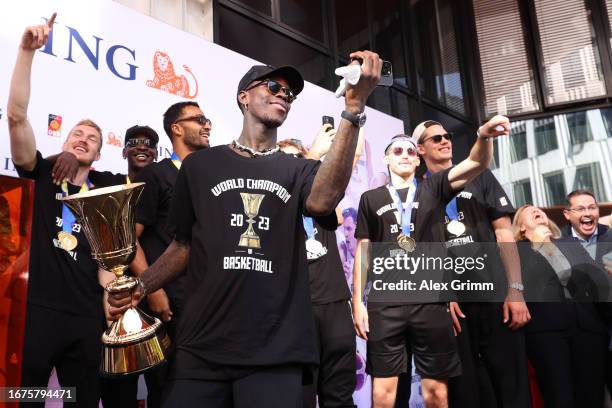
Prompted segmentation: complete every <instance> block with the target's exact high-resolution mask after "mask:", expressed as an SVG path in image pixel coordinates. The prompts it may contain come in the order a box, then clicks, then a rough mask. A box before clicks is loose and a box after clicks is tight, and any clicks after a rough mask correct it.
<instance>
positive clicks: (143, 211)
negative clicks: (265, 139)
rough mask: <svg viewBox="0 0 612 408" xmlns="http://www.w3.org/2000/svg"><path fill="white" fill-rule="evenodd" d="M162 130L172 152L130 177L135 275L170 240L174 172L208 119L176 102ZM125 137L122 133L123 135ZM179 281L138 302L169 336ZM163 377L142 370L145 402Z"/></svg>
mask: <svg viewBox="0 0 612 408" xmlns="http://www.w3.org/2000/svg"><path fill="white" fill-rule="evenodd" d="M132 129H133V128H132ZM164 130H165V131H166V134H167V135H168V137H169V138H170V141H171V143H172V150H173V153H172V156H171V157H170V158H167V159H164V160H161V161H160V162H158V163H154V164H153V165H151V166H148V167H146V168H144V169H143V170H142V171H140V172H139V173H138V175H137V176H136V177H135V179H133V181H135V182H145V183H146V185H145V188H144V190H143V191H142V196H141V197H140V201H139V202H138V207H137V208H136V236H137V237H138V242H139V244H140V248H142V251H138V252H137V255H136V258H135V259H134V261H133V262H132V263H131V264H130V270H131V271H132V273H134V274H135V275H136V276H138V275H140V274H142V273H143V272H144V271H145V270H146V269H147V268H148V266H149V265H151V264H153V262H155V261H156V260H157V258H159V257H160V255H161V254H162V253H163V252H164V251H165V250H166V248H167V247H168V245H170V243H171V242H172V236H173V234H172V229H171V227H170V226H171V225H172V220H171V219H169V217H170V215H169V211H170V202H171V201H172V195H173V189H174V184H175V183H176V177H177V175H178V172H179V169H180V167H181V164H182V162H183V160H185V158H186V157H187V156H189V155H190V154H191V153H193V152H196V151H198V150H201V149H206V148H208V147H209V145H210V144H209V139H210V132H211V130H212V122H211V121H210V119H208V118H207V117H206V116H204V113H203V112H202V110H201V109H200V106H199V105H198V104H197V103H196V102H178V103H175V104H174V105H172V106H170V107H169V108H168V110H167V111H166V113H164ZM128 133H130V131H129V130H128ZM132 133H133V134H136V133H135V132H132ZM127 136H128V134H126V139H127ZM141 141H143V142H144V141H145V140H142V139H141ZM139 146H142V145H140V144H139ZM126 147H127V142H126ZM142 153H143V149H141V150H140V151H139V152H134V156H135V158H138V157H139V154H142ZM124 156H125V154H124ZM128 157H129V156H128ZM141 158H142V157H141ZM184 281H185V279H184V275H183V276H179V277H178V278H177V279H175V280H173V281H171V282H168V283H167V284H165V285H164V286H163V288H161V289H159V290H157V291H155V292H152V293H149V294H148V296H147V305H146V306H145V307H144V309H145V310H146V311H147V312H150V313H152V314H154V315H156V316H157V317H159V318H160V319H161V320H162V321H163V322H164V323H165V326H166V330H167V332H168V335H169V336H170V339H172V340H174V337H175V333H176V322H177V321H178V317H179V316H180V315H181V310H182V304H183V296H184V289H183V285H184ZM166 376H167V366H160V367H158V368H155V369H153V370H149V371H147V372H146V373H145V381H146V383H147V406H148V407H159V406H160V405H161V392H162V389H163V386H164V382H165V379H166Z"/></svg>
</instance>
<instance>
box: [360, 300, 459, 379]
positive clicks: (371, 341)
mask: <svg viewBox="0 0 612 408" xmlns="http://www.w3.org/2000/svg"><path fill="white" fill-rule="evenodd" d="M368 315H369V323H370V332H369V334H368V357H367V365H366V371H367V372H368V374H370V375H371V376H373V377H379V378H382V377H395V376H397V375H399V374H401V373H405V372H407V371H408V367H410V360H411V358H412V355H414V361H415V367H416V372H417V374H419V375H420V376H421V377H422V378H432V379H444V378H450V377H455V376H458V375H460V374H461V362H460V360H459V354H458V353H457V343H456V339H455V334H454V333H453V327H452V320H451V316H450V313H449V312H448V309H447V307H446V304H443V303H427V304H406V305H381V304H375V303H370V304H368Z"/></svg>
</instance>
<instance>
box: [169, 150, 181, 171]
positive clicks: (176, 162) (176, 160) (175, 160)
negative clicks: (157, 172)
mask: <svg viewBox="0 0 612 408" xmlns="http://www.w3.org/2000/svg"><path fill="white" fill-rule="evenodd" d="M170 160H172V163H174V165H175V166H176V168H177V169H179V170H180V169H181V164H182V161H181V159H179V157H178V155H177V154H176V152H172V156H170Z"/></svg>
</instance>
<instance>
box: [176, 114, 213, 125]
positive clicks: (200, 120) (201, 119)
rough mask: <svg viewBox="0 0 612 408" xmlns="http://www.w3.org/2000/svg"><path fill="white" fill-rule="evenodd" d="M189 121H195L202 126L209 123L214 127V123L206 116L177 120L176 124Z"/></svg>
mask: <svg viewBox="0 0 612 408" xmlns="http://www.w3.org/2000/svg"><path fill="white" fill-rule="evenodd" d="M188 120H193V121H195V122H198V123H199V124H200V125H205V124H207V123H208V124H209V125H210V126H212V121H211V120H210V119H208V118H207V117H206V116H204V115H197V116H188V117H186V118H183V119H177V120H176V121H175V122H174V123H179V122H183V121H188Z"/></svg>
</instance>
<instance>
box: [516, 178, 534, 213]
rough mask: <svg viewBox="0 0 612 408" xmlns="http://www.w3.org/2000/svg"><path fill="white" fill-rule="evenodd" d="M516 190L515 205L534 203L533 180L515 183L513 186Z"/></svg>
mask: <svg viewBox="0 0 612 408" xmlns="http://www.w3.org/2000/svg"><path fill="white" fill-rule="evenodd" d="M512 190H513V192H514V206H515V207H517V208H518V207H520V206H522V205H525V204H533V198H532V196H531V182H530V181H529V180H521V181H517V182H516V183H514V185H513V186H512Z"/></svg>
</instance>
